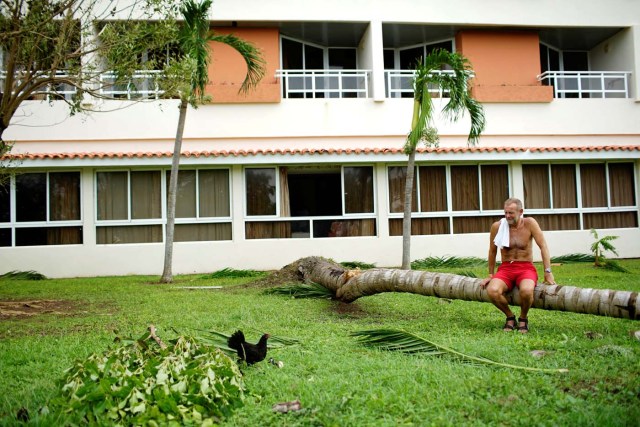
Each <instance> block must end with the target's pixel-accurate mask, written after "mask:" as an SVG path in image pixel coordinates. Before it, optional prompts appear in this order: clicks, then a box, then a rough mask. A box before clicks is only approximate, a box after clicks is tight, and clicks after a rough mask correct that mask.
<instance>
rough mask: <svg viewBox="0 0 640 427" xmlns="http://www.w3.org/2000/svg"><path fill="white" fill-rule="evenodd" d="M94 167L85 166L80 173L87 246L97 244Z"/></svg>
mask: <svg viewBox="0 0 640 427" xmlns="http://www.w3.org/2000/svg"><path fill="white" fill-rule="evenodd" d="M93 172H94V171H93V169H92V168H84V169H83V170H82V172H81V173H80V182H81V188H82V199H81V206H82V243H83V244H84V245H85V246H87V247H94V246H95V245H96V196H97V195H96V194H95V188H96V187H95V184H94V182H93V176H94V174H93Z"/></svg>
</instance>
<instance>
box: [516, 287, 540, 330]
mask: <svg viewBox="0 0 640 427" xmlns="http://www.w3.org/2000/svg"><path fill="white" fill-rule="evenodd" d="M535 287H536V282H534V281H533V280H531V279H524V280H522V281H521V282H520V285H518V288H519V290H520V319H523V320H524V322H523V321H519V322H518V331H520V332H522V333H523V334H526V333H527V332H529V329H528V324H527V320H528V317H527V316H528V314H529V309H530V308H531V306H532V305H533V290H534V289H535Z"/></svg>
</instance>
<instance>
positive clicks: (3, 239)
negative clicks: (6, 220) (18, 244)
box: [0, 228, 11, 247]
mask: <svg viewBox="0 0 640 427" xmlns="http://www.w3.org/2000/svg"><path fill="white" fill-rule="evenodd" d="M6 246H11V229H10V228H0V247H6Z"/></svg>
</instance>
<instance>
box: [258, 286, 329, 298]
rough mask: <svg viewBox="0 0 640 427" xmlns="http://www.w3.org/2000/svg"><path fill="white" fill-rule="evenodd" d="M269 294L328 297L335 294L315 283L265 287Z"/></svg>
mask: <svg viewBox="0 0 640 427" xmlns="http://www.w3.org/2000/svg"><path fill="white" fill-rule="evenodd" d="M265 293H266V294H269V295H288V296H291V297H293V298H318V299H329V298H333V297H334V296H335V295H334V294H333V292H332V291H331V290H329V289H327V288H325V287H324V286H322V285H319V284H317V283H297V284H291V285H286V286H280V287H277V288H271V289H267V290H266V291H265Z"/></svg>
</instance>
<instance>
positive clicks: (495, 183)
mask: <svg viewBox="0 0 640 427" xmlns="http://www.w3.org/2000/svg"><path fill="white" fill-rule="evenodd" d="M480 172H481V174H482V209H484V210H492V209H497V210H502V209H503V208H504V201H505V200H507V199H508V198H509V175H508V168H507V165H483V166H480Z"/></svg>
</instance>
